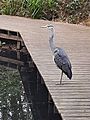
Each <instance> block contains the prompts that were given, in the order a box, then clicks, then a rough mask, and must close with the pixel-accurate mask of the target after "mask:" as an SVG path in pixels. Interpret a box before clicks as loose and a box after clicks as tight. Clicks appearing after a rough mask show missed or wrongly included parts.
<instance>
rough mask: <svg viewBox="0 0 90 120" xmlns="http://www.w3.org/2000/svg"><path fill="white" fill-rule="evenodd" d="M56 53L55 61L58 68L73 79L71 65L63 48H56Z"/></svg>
mask: <svg viewBox="0 0 90 120" xmlns="http://www.w3.org/2000/svg"><path fill="white" fill-rule="evenodd" d="M56 49H57V50H56V51H55V52H54V61H55V63H56V65H57V67H58V68H60V69H61V70H62V72H63V73H65V74H66V75H67V77H68V78H69V79H71V78H72V71H71V68H72V67H71V63H70V61H69V58H68V56H67V54H66V53H65V51H64V50H63V49H62V48H56Z"/></svg>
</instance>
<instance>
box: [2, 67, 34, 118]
mask: <svg viewBox="0 0 90 120" xmlns="http://www.w3.org/2000/svg"><path fill="white" fill-rule="evenodd" d="M0 120H34V119H33V115H32V112H31V109H30V106H29V104H28V102H27V98H26V95H25V92H24V88H23V85H22V82H21V78H20V75H19V72H18V71H17V70H13V69H10V68H5V67H2V66H0Z"/></svg>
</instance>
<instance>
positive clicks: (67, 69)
mask: <svg viewBox="0 0 90 120" xmlns="http://www.w3.org/2000/svg"><path fill="white" fill-rule="evenodd" d="M47 27H48V30H49V44H50V48H51V51H52V53H53V56H54V61H55V63H56V65H57V67H58V68H59V69H61V70H62V74H61V79H60V84H61V81H62V76H63V73H65V74H66V75H67V77H68V78H69V79H71V78H72V70H71V69H72V67H71V63H70V60H69V58H68V56H67V54H66V53H65V51H64V50H63V49H62V48H59V47H56V46H55V32H54V27H53V26H52V25H48V26H47Z"/></svg>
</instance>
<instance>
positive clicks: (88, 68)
mask: <svg viewBox="0 0 90 120" xmlns="http://www.w3.org/2000/svg"><path fill="white" fill-rule="evenodd" d="M46 24H53V25H54V26H55V30H56V38H57V40H56V45H57V46H60V47H62V48H64V49H65V51H66V52H67V54H68V55H69V58H70V60H71V62H72V67H73V78H72V80H68V78H67V77H66V76H65V75H64V77H63V85H56V83H59V79H60V73H61V71H60V70H59V69H58V68H57V67H56V65H55V64H54V62H53V57H52V53H51V51H50V48H49V43H48V31H47V29H42V28H41V26H42V25H46ZM0 29H6V30H12V31H17V32H20V34H21V36H22V38H23V40H24V43H25V45H26V47H27V49H28V51H29V53H30V55H31V56H32V58H33V60H34V62H35V64H36V66H37V68H38V70H39V72H40V73H41V75H42V77H43V79H44V81H45V84H46V86H47V88H48V90H49V92H50V94H51V96H52V99H53V101H54V103H55V105H56V107H57V109H58V111H59V113H61V116H62V118H63V120H90V28H89V27H85V26H80V25H70V24H63V23H58V22H57V23H55V22H49V21H43V20H31V19H26V18H20V17H11V16H0Z"/></svg>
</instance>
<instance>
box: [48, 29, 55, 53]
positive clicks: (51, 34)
mask: <svg viewBox="0 0 90 120" xmlns="http://www.w3.org/2000/svg"><path fill="white" fill-rule="evenodd" d="M49 44H50V48H51V51H52V52H53V53H54V50H55V48H56V46H55V32H54V28H51V29H50V30H49Z"/></svg>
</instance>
